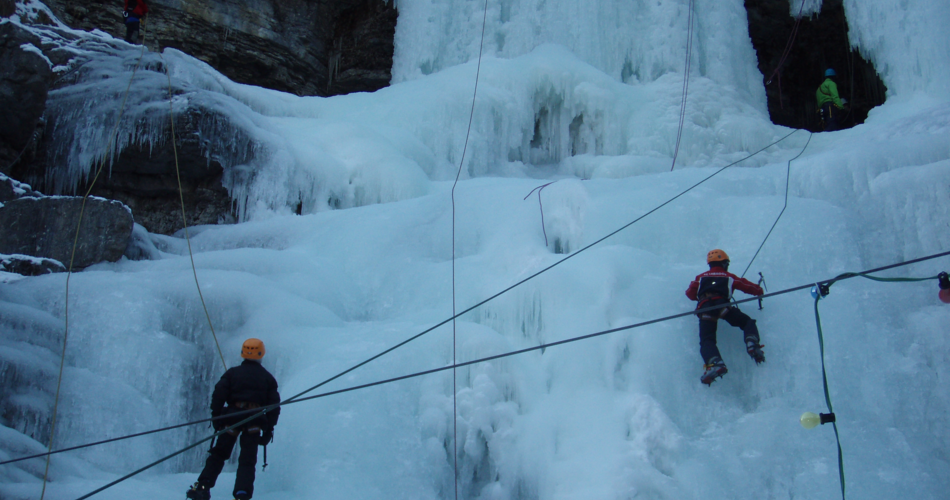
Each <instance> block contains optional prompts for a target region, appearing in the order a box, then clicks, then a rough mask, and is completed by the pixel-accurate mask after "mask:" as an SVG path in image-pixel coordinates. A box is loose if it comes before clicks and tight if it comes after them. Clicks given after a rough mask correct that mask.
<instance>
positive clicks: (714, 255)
mask: <svg viewBox="0 0 950 500" xmlns="http://www.w3.org/2000/svg"><path fill="white" fill-rule="evenodd" d="M724 260H729V256H728V255H726V252H723V251H722V250H720V249H718V248H717V249H715V250H710V251H709V253H707V254H706V263H707V264H709V263H710V262H722V261H724Z"/></svg>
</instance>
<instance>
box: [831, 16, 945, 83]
mask: <svg viewBox="0 0 950 500" xmlns="http://www.w3.org/2000/svg"><path fill="white" fill-rule="evenodd" d="M844 11H845V15H846V16H847V18H848V28H849V29H848V38H849V39H850V41H851V45H852V46H853V47H857V48H858V49H859V50H860V51H861V54H862V55H864V56H865V58H867V59H868V60H869V61H871V62H872V63H873V64H874V67H875V68H877V70H878V73H879V74H880V75H881V79H882V80H884V84H885V85H887V91H888V92H887V93H888V96H887V97H888V99H891V98H892V97H894V96H897V95H902V96H907V95H910V94H914V93H919V92H923V93H926V94H929V95H930V96H932V97H937V98H940V99H946V98H950V64H947V63H948V61H950V29H947V25H948V24H950V3H948V2H945V1H934V0H907V1H904V2H891V1H885V0H845V1H844Z"/></svg>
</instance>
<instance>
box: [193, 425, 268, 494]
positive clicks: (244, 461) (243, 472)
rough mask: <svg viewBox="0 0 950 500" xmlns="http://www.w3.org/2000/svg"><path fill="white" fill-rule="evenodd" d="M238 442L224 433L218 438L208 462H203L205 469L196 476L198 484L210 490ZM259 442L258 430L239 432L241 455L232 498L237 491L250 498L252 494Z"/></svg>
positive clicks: (236, 438) (234, 436) (232, 436)
mask: <svg viewBox="0 0 950 500" xmlns="http://www.w3.org/2000/svg"><path fill="white" fill-rule="evenodd" d="M237 440H238V437H237V435H232V434H230V433H227V432H225V433H224V434H221V435H220V436H218V442H217V443H216V444H215V445H214V448H211V451H210V452H209V455H208V460H207V461H205V468H204V470H202V471H201V475H200V476H198V482H199V483H200V484H203V485H205V486H207V487H208V489H211V488H213V487H214V483H215V482H216V481H217V480H218V474H221V469H222V468H224V462H225V461H227V459H229V458H231V450H233V449H234V443H236V442H237ZM260 442H261V431H260V429H259V428H256V427H255V428H254V429H253V430H251V429H244V430H243V431H242V432H241V454H240V455H239V456H238V469H237V477H236V478H235V479H234V491H233V493H234V496H237V493H238V492H239V491H243V492H245V493H246V494H247V498H251V496H252V495H253V494H254V475H255V468H256V466H257V445H258V444H260Z"/></svg>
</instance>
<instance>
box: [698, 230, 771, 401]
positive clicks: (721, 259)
mask: <svg viewBox="0 0 950 500" xmlns="http://www.w3.org/2000/svg"><path fill="white" fill-rule="evenodd" d="M706 263H707V264H709V270H708V271H706V272H704V273H702V274H700V275H699V276H696V279H694V280H693V282H692V283H690V284H689V288H687V289H686V296H687V297H689V299H690V300H696V301H699V304H698V305H697V306H696V309H703V308H707V307H715V306H722V307H721V308H719V309H712V310H709V311H705V312H702V313H697V316H699V353H700V354H701V355H702V356H703V361H704V362H705V368H706V371H705V372H704V373H703V376H702V377H700V379H699V380H700V381H701V382H702V383H704V384H706V385H711V384H712V383H713V380H716V379H717V378H719V377H721V376H723V375H725V374H726V372H728V370H727V369H726V364H725V363H723V362H722V356H721V355H720V354H719V348H718V347H716V328H717V327H718V324H719V318H722V319H724V320H726V322H727V323H729V324H730V325H732V326H737V327H739V328H741V329H742V333H743V334H744V335H745V345H746V351H747V352H748V353H749V356H751V357H752V359H753V360H754V361H755V363H756V364H759V363H762V362H764V361H765V354H763V353H762V346H761V345H759V329H758V328H756V326H755V320H754V319H752V318H750V317H749V316H748V315H747V314H745V313H743V312H742V311H740V310H739V308H738V307H736V306H730V305H729V302H730V297H731V296H732V292H733V291H735V290H740V291H743V292H745V293H748V294H750V295H756V296H758V295H762V287H760V286H759V285H756V284H755V283H753V282H751V281H749V280H747V279H745V278H740V277H738V276H736V275H735V274H732V273H730V272H729V271H728V269H729V256H728V255H726V252H723V251H722V250H719V249H716V250H712V251H710V252H709V253H708V254H706Z"/></svg>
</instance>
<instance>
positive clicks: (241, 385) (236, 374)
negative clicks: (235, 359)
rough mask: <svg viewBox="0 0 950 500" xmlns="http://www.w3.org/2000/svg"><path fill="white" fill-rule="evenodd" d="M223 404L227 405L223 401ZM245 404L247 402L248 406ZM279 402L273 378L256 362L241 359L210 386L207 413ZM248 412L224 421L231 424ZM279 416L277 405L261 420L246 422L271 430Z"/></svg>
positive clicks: (221, 412)
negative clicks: (212, 390)
mask: <svg viewBox="0 0 950 500" xmlns="http://www.w3.org/2000/svg"><path fill="white" fill-rule="evenodd" d="M225 403H227V407H225V406H224V404H225ZM248 403H251V404H250V405H248ZM277 403H280V393H278V392H277V380H276V379H275V378H274V376H273V375H271V374H270V372H268V371H267V369H266V368H264V367H263V366H261V364H260V363H258V362H257V361H252V360H249V359H245V360H244V362H243V363H241V364H240V365H238V366H235V367H232V368H230V369H228V371H226V372H224V375H222V376H221V380H219V381H218V383H217V384H215V386H214V392H213V393H212V394H211V416H212V417H217V416H219V415H227V414H228V413H234V412H238V411H243V410H244V409H247V408H248V407H251V408H258V407H261V406H268V405H272V404H277ZM247 416H248V415H245V416H241V417H236V418H237V419H238V420H235V421H234V422H228V424H229V425H230V424H234V423H237V422H240V421H241V420H243V419H245V418H247ZM279 416H280V407H279V406H278V407H277V408H274V409H273V410H270V411H268V412H267V414H266V419H265V420H264V421H257V420H255V421H252V422H250V423H249V424H248V425H253V424H256V425H260V426H261V427H263V428H265V429H273V428H274V426H276V425H277V418H278V417H279Z"/></svg>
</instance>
